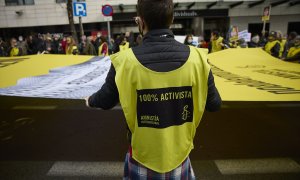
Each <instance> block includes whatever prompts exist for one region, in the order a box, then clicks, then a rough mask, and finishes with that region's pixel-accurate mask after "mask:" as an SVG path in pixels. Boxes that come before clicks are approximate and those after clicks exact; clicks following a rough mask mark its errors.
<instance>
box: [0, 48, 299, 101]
mask: <svg viewBox="0 0 300 180" xmlns="http://www.w3.org/2000/svg"><path fill="white" fill-rule="evenodd" d="M92 58H93V56H67V55H33V56H24V57H14V58H0V88H4V89H0V92H2V94H4V95H5V94H6V95H11V94H15V95H19V96H23V94H26V93H24V92H27V91H24V92H23V90H24V88H25V90H26V89H31V88H32V87H27V86H32V85H30V83H29V84H28V83H27V86H26V87H24V81H23V82H22V83H21V84H20V83H19V84H18V85H17V81H18V80H20V79H22V78H26V77H33V76H40V77H41V75H42V78H38V79H39V81H41V82H36V84H37V86H41V84H43V83H42V82H48V81H50V80H49V78H50V79H51V82H52V81H54V80H56V81H55V84H53V85H52V84H51V87H52V86H57V87H56V89H59V88H58V87H61V88H62V89H67V87H65V85H62V84H59V81H60V80H57V79H55V78H62V77H59V76H55V73H54V74H53V73H52V75H51V73H50V74H49V70H51V69H54V68H58V67H70V66H71V65H75V64H80V66H81V68H79V67H78V68H75V69H76V71H77V72H76V75H75V76H76V77H67V75H68V74H69V73H66V74H64V75H63V76H64V77H63V79H69V81H70V82H73V81H76V82H77V81H78V82H79V80H78V78H79V79H80V82H81V84H80V83H79V84H80V85H77V86H78V87H80V91H86V92H89V93H91V92H92V91H96V90H97V89H99V88H100V87H101V84H102V83H104V79H105V77H101V78H98V77H100V76H104V75H105V76H106V73H107V71H108V70H109V66H110V61H109V59H106V60H101V58H98V59H97V60H96V61H97V62H98V61H99V60H100V62H99V63H100V64H93V61H89V60H90V59H92ZM87 61H89V63H92V64H91V65H88V64H86V63H84V62H87ZM209 63H210V64H211V67H212V71H213V74H214V76H215V83H216V86H217V88H218V90H219V92H220V95H221V97H222V100H223V101H300V64H296V63H289V62H284V61H282V60H279V59H276V58H274V57H272V56H270V55H269V54H267V53H265V52H264V51H263V50H262V49H256V48H254V49H252V48H248V49H228V50H223V51H220V52H216V53H212V54H209ZM84 64H85V65H84ZM68 69H69V70H68ZM71 69H72V68H67V69H61V70H60V71H70V70H71ZM72 71H73V70H72ZM78 71H85V72H78ZM104 71H105V72H104ZM46 74H47V76H44V75H46ZM73 75H74V74H73ZM79 75H80V77H79ZM68 76H70V75H68ZM77 76H78V77H77ZM94 76H95V77H94ZM97 78H98V79H99V80H95V79H97ZM47 79H48V80H47ZM76 79H77V80H76ZM82 79H84V81H83V80H82ZM87 80H89V81H91V82H86V81H87ZM28 81H30V82H33V81H31V80H30V79H29V80H27V81H26V82H28ZM56 82H57V83H58V84H57V83H56ZM78 82H77V84H78ZM83 82H84V83H83ZM69 84H70V83H69ZM71 84H72V83H71ZM95 84H96V85H97V86H95ZM12 86H13V88H8V89H5V88H6V87H12ZM94 86H95V87H94ZM98 86H100V87H98ZM91 87H93V88H94V89H93V90H91V89H89V88H91ZM35 88H36V87H35ZM74 88H76V87H75V86H74V87H73V86H72V89H74ZM42 89H43V88H42ZM51 89H52V88H51ZM54 89H55V87H54ZM95 89H96V90H95ZM32 90H34V89H32ZM61 91H62V90H59V92H61ZM77 91H78V90H77ZM18 93H19V94H18ZM31 93H32V94H34V93H35V94H34V97H44V96H45V97H46V95H45V94H46V93H45V92H44V91H38V90H36V92H35V91H34V92H33V91H32V92H31ZM47 93H48V94H51V92H47ZM57 93H58V92H52V94H57ZM82 93H83V94H84V92H82ZM89 93H87V94H89ZM65 94H68V93H65ZM49 96H50V95H49ZM56 96H57V95H55V96H54V97H56ZM47 97H48V96H47Z"/></svg>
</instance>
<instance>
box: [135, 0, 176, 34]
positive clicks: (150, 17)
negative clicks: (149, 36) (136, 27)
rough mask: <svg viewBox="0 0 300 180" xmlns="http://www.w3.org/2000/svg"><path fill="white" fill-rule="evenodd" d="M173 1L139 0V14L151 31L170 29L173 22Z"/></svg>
mask: <svg viewBox="0 0 300 180" xmlns="http://www.w3.org/2000/svg"><path fill="white" fill-rule="evenodd" d="M173 11H174V8H173V0H138V4H137V14H138V16H140V17H141V18H142V19H144V20H145V23H146V25H147V27H148V29H149V30H152V29H164V28H169V27H170V26H171V24H172V21H173Z"/></svg>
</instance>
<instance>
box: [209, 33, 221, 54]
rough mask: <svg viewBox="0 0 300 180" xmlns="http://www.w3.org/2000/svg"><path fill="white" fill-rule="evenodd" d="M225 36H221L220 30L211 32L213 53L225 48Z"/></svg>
mask: <svg viewBox="0 0 300 180" xmlns="http://www.w3.org/2000/svg"><path fill="white" fill-rule="evenodd" d="M223 41H224V38H223V37H221V36H220V33H219V32H218V31H213V32H212V33H211V38H210V42H211V50H210V52H211V53H214V52H218V51H221V50H223V49H224V47H225V43H224V42H223Z"/></svg>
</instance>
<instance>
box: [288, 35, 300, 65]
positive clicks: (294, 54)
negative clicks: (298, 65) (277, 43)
mask: <svg viewBox="0 0 300 180" xmlns="http://www.w3.org/2000/svg"><path fill="white" fill-rule="evenodd" d="M284 60H285V61H299V62H300V36H297V37H296V39H295V42H294V46H293V47H291V48H290V49H289V51H288V53H287V57H286V58H285V59H284Z"/></svg>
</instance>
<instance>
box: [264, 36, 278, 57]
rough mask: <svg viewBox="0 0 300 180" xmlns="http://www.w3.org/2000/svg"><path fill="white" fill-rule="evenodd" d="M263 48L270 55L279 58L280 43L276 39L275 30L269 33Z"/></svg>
mask: <svg viewBox="0 0 300 180" xmlns="http://www.w3.org/2000/svg"><path fill="white" fill-rule="evenodd" d="M264 50H265V51H266V52H267V53H269V54H270V55H272V56H274V57H276V58H279V53H280V43H279V41H278V40H277V33H276V32H275V31H272V32H270V33H269V36H268V42H267V44H266V45H265V47H264Z"/></svg>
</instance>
